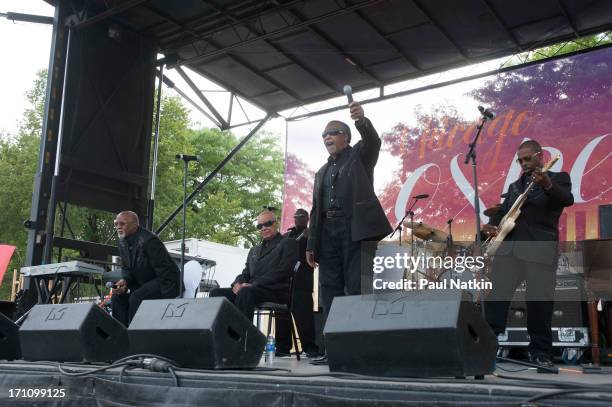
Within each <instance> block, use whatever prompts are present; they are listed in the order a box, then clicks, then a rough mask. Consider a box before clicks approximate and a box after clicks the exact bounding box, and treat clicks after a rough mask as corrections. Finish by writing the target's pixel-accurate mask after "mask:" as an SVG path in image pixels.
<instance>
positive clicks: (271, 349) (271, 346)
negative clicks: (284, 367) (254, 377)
mask: <svg viewBox="0 0 612 407" xmlns="http://www.w3.org/2000/svg"><path fill="white" fill-rule="evenodd" d="M275 355H276V341H275V340H274V336H272V335H268V341H267V342H266V353H265V360H266V365H268V366H271V365H272V364H273V363H274V356H275Z"/></svg>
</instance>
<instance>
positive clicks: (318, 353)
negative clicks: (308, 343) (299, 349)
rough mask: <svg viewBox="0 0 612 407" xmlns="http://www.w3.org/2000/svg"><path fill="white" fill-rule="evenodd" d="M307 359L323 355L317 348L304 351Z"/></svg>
mask: <svg viewBox="0 0 612 407" xmlns="http://www.w3.org/2000/svg"><path fill="white" fill-rule="evenodd" d="M305 353H306V357H307V358H308V359H318V358H320V357H321V356H323V355H322V354H321V353H320V352H319V351H318V350H314V351H309V352H305Z"/></svg>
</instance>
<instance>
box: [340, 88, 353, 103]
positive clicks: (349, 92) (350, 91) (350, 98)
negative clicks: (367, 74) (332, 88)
mask: <svg viewBox="0 0 612 407" xmlns="http://www.w3.org/2000/svg"><path fill="white" fill-rule="evenodd" d="M342 90H343V91H344V94H345V95H346V98H347V99H348V102H349V104H351V103H353V88H351V85H344V88H343V89H342Z"/></svg>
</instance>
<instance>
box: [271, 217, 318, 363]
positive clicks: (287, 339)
mask: <svg viewBox="0 0 612 407" xmlns="http://www.w3.org/2000/svg"><path fill="white" fill-rule="evenodd" d="M293 219H294V222H295V226H293V227H291V228H289V230H288V231H287V233H286V234H285V236H284V237H286V238H291V239H295V240H296V241H297V243H298V247H299V251H298V258H299V260H300V267H299V269H298V270H297V272H296V273H295V275H294V278H293V301H292V309H291V313H292V314H293V318H294V319H295V325H296V326H297V330H298V333H299V336H300V342H301V345H302V350H303V351H304V352H305V353H306V355H307V356H308V357H309V358H313V357H315V356H318V354H319V348H318V346H317V345H316V343H315V328H314V315H313V309H312V308H313V301H312V289H313V285H314V284H313V272H314V270H313V268H312V267H311V266H310V265H309V264H308V263H307V262H306V241H307V240H308V212H307V211H306V210H304V209H301V208H300V209H298V210H296V211H295V214H294V215H293ZM276 326H277V333H276V345H277V350H278V351H279V352H280V353H281V354H283V353H289V349H291V327H290V325H289V321H286V320H277V325H276Z"/></svg>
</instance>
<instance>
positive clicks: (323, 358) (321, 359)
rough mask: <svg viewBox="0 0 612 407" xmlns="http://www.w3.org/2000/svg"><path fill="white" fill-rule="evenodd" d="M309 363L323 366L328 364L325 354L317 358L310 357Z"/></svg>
mask: <svg viewBox="0 0 612 407" xmlns="http://www.w3.org/2000/svg"><path fill="white" fill-rule="evenodd" d="M310 364H311V365H316V366H324V365H328V364H329V360H327V355H323V356H321V357H319V358H316V359H312V360H311V361H310Z"/></svg>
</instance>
